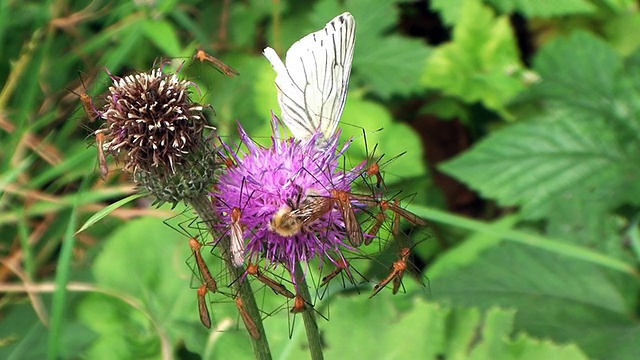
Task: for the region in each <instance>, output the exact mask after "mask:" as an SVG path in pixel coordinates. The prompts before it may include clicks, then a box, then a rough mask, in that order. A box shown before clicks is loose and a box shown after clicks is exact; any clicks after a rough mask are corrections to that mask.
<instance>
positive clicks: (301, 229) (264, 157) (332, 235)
mask: <svg viewBox="0 0 640 360" xmlns="http://www.w3.org/2000/svg"><path fill="white" fill-rule="evenodd" d="M273 121H274V125H273V128H274V136H273V137H272V141H273V145H272V146H271V147H270V148H265V147H262V146H260V145H258V144H256V143H255V142H254V141H253V140H252V139H251V138H250V137H249V135H248V134H247V133H246V132H245V131H244V129H243V128H242V126H241V125H239V132H240V139H241V141H242V143H243V144H244V145H245V146H246V148H247V152H246V153H239V154H233V152H232V151H231V149H232V148H233V146H230V145H228V144H223V147H224V148H226V150H227V152H228V153H229V154H230V155H227V157H232V158H233V159H231V160H232V161H231V162H229V161H227V163H233V164H234V165H232V166H229V167H228V168H227V169H226V171H223V172H222V174H221V175H220V177H219V178H218V184H217V187H216V191H215V193H214V194H213V195H214V196H215V198H216V200H217V201H216V206H217V209H218V215H219V218H220V220H221V222H222V224H223V225H222V227H224V228H225V231H226V233H225V235H223V236H227V235H228V234H229V233H230V228H231V226H232V219H231V213H232V212H233V208H237V209H239V210H240V211H241V216H240V223H241V225H242V226H243V236H244V242H245V249H244V251H245V259H248V260H249V261H250V262H258V261H259V260H260V259H262V258H265V259H266V260H267V263H268V265H272V266H277V264H283V265H284V266H285V267H286V268H287V269H288V270H289V271H290V272H291V271H293V269H294V265H295V264H296V263H298V262H308V261H310V260H312V259H314V258H316V257H319V258H320V259H321V260H324V259H325V258H327V259H329V261H331V262H333V263H334V264H335V263H336V261H338V260H340V259H343V256H342V253H341V249H343V248H347V249H352V247H351V245H349V243H348V241H347V234H346V231H345V226H344V220H343V217H342V214H341V213H340V211H339V210H338V209H337V208H336V207H335V206H334V203H333V201H332V200H331V199H330V198H329V196H330V192H331V190H334V189H335V190H340V191H347V192H348V191H350V190H351V183H352V182H353V181H354V180H355V179H356V178H357V177H358V176H360V174H361V173H362V171H363V168H364V163H361V164H359V165H358V166H356V167H355V168H353V169H351V170H349V171H342V170H340V169H339V167H340V165H341V161H340V159H341V157H342V154H344V152H345V151H346V150H347V148H348V147H349V144H350V143H351V142H350V141H349V142H348V143H347V144H345V145H344V146H343V147H342V148H341V149H340V150H339V151H338V139H339V135H340V132H338V133H336V134H335V135H334V136H332V137H330V138H329V139H327V143H326V145H325V146H323V147H322V148H318V147H317V146H316V145H315V144H316V140H318V139H319V138H320V137H322V136H323V134H322V133H318V134H316V135H315V136H314V137H313V138H311V139H309V141H299V140H296V139H294V138H289V139H281V138H279V137H278V136H276V135H275V134H278V126H277V121H278V120H277V118H276V117H275V116H273ZM308 203H317V204H319V205H320V208H315V212H313V213H314V215H315V216H314V217H312V218H311V219H309V218H306V219H307V220H310V221H306V222H305V223H304V224H301V223H298V225H300V226H297V227H295V228H294V229H288V230H287V231H284V230H282V229H278V228H277V226H275V225H274V221H275V222H276V223H277V222H278V217H279V216H281V215H282V214H288V213H292V212H293V211H296V209H300V208H302V207H304V206H305V204H308ZM323 205H324V206H325V207H324V208H323V207H322V206H323ZM327 205H328V206H327ZM237 209H236V211H237ZM274 217H275V218H274ZM336 257H337V258H336Z"/></svg>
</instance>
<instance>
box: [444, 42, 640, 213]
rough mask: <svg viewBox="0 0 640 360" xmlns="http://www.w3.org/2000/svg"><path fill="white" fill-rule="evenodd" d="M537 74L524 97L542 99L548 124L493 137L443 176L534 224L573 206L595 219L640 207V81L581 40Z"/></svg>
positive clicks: (563, 46) (553, 53)
mask: <svg viewBox="0 0 640 360" xmlns="http://www.w3.org/2000/svg"><path fill="white" fill-rule="evenodd" d="M536 70H537V71H539V73H540V74H541V76H542V78H543V81H542V82H541V83H540V84H539V85H537V86H534V87H533V88H532V89H531V90H530V91H529V92H528V93H527V94H526V96H523V97H524V99H527V100H528V101H535V100H538V101H540V100H542V107H541V108H543V109H548V110H547V112H546V114H545V115H544V117H541V116H538V117H536V118H533V119H531V120H529V121H528V122H527V123H523V124H519V125H514V126H511V127H508V128H505V129H502V130H501V131H498V132H496V133H494V134H492V135H490V136H489V137H488V138H486V139H485V140H484V141H482V142H481V143H479V144H478V145H477V146H475V147H474V148H473V149H472V150H471V151H469V152H467V153H466V154H464V155H462V156H460V157H458V158H457V159H454V160H453V161H451V162H449V163H446V164H444V165H443V166H442V169H443V170H444V171H447V172H448V173H450V174H451V175H453V176H455V177H457V178H458V179H460V180H462V181H464V182H466V183H467V184H469V185H470V186H472V187H473V188H475V189H477V190H479V191H480V192H481V193H482V194H483V195H485V196H486V197H489V198H494V199H497V200H498V201H499V202H500V203H501V204H503V205H517V206H522V210H523V213H524V215H525V216H527V217H531V218H541V217H545V216H549V215H550V214H551V213H552V212H553V210H554V209H555V208H556V204H557V202H559V201H571V199H581V200H580V201H584V202H586V203H589V206H588V207H587V208H586V209H585V210H586V211H591V212H592V213H594V214H602V212H603V211H606V210H608V209H612V208H615V207H617V206H619V205H621V204H626V203H632V204H633V203H637V202H638V201H639V199H640V193H638V191H637V190H634V189H636V188H637V187H635V186H633V185H632V184H634V183H636V181H637V179H638V178H639V177H640V165H638V163H637V161H636V160H635V159H637V158H638V154H640V141H639V136H640V135H639V134H640V124H639V123H638V121H637V119H636V116H635V114H638V109H639V108H640V105H639V103H640V101H639V99H638V93H637V91H636V90H635V89H634V85H633V84H634V80H636V78H635V77H634V76H628V75H627V76H625V75H624V74H623V73H622V64H621V62H620V60H619V59H618V58H617V56H616V55H615V54H614V53H613V52H612V51H611V49H609V48H608V47H607V46H606V44H603V43H602V42H601V41H599V40H597V39H594V38H593V37H592V36H589V35H586V34H580V33H579V34H575V35H573V36H572V37H570V38H568V39H564V40H559V41H557V42H555V43H552V44H550V45H549V46H548V47H547V48H545V49H544V50H542V51H541V54H540V56H539V57H538V58H537V59H536Z"/></svg>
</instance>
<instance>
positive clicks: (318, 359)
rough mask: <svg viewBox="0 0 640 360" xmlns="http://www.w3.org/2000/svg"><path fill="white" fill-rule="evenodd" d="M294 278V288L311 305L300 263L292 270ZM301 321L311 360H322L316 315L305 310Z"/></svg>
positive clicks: (309, 310)
mask: <svg viewBox="0 0 640 360" xmlns="http://www.w3.org/2000/svg"><path fill="white" fill-rule="evenodd" d="M294 272H295V274H296V275H295V277H296V286H297V287H298V290H299V291H300V295H302V298H303V299H304V301H305V302H306V303H307V304H311V293H309V286H308V285H307V281H306V280H305V277H304V272H303V271H302V266H300V263H296V267H295V269H294ZM302 321H304V329H305V331H306V333H307V341H308V342H309V352H310V353H311V359H313V360H322V359H324V355H323V354H322V339H321V338H320V329H318V323H317V322H316V314H315V313H314V312H313V309H307V310H306V311H303V312H302Z"/></svg>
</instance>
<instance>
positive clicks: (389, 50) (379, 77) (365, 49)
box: [353, 35, 430, 99]
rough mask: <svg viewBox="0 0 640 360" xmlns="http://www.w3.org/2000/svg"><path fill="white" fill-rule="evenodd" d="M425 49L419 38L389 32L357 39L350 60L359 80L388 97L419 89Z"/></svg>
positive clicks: (377, 92)
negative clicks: (377, 36)
mask: <svg viewBox="0 0 640 360" xmlns="http://www.w3.org/2000/svg"><path fill="white" fill-rule="evenodd" d="M429 53H430V50H429V49H428V48H427V47H426V45H425V44H424V42H423V41H421V40H417V39H408V38H404V37H401V36H397V35H391V36H387V37H382V38H378V39H372V40H370V41H366V40H363V41H360V42H358V43H357V44H356V55H355V58H354V60H353V63H354V66H355V67H357V68H358V69H360V71H359V72H358V75H357V76H358V77H359V78H361V79H362V82H364V83H365V84H367V85H368V86H371V87H372V91H374V92H375V93H376V94H378V95H379V96H381V97H382V98H385V99H388V98H389V97H391V96H392V95H394V94H395V95H400V96H406V95H409V94H411V93H415V92H417V91H420V90H422V88H423V86H422V84H421V82H420V76H421V74H422V71H423V69H424V66H425V64H426V62H427V58H428V56H429Z"/></svg>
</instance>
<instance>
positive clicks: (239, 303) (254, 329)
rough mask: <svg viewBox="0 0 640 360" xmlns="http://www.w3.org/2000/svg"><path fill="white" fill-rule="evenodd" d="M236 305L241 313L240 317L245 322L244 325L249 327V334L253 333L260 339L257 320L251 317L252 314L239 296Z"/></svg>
mask: <svg viewBox="0 0 640 360" xmlns="http://www.w3.org/2000/svg"><path fill="white" fill-rule="evenodd" d="M236 307H237V308H238V312H239V313H240V317H241V318H242V321H243V322H244V326H245V327H246V328H247V331H248V332H249V335H251V337H252V338H254V339H260V332H259V331H258V326H257V325H256V323H255V321H253V319H252V318H251V315H249V313H248V312H247V309H245V308H244V303H243V302H242V299H240V298H239V297H237V298H236Z"/></svg>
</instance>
